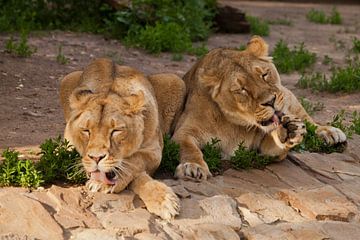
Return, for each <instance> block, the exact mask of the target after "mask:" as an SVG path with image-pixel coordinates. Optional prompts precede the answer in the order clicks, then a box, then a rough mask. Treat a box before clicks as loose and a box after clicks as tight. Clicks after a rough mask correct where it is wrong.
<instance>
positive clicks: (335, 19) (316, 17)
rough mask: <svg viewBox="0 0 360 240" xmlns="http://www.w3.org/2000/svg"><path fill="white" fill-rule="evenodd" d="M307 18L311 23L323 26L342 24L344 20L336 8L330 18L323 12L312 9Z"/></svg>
mask: <svg viewBox="0 0 360 240" xmlns="http://www.w3.org/2000/svg"><path fill="white" fill-rule="evenodd" d="M306 18H307V19H308V20H309V21H310V22H314V23H321V24H327V23H330V24H341V23H342V18H341V15H340V13H339V11H338V10H337V9H336V8H335V7H334V8H333V9H332V11H331V14H330V15H329V16H326V14H325V12H324V11H322V10H316V9H311V10H310V11H309V12H308V13H307V14H306Z"/></svg>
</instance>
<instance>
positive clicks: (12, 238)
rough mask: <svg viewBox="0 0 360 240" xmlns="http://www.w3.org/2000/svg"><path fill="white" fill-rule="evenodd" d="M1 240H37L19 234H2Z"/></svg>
mask: <svg viewBox="0 0 360 240" xmlns="http://www.w3.org/2000/svg"><path fill="white" fill-rule="evenodd" d="M0 239H1V240H36V238H34V237H31V236H30V237H29V236H27V235H18V234H13V233H9V234H1V235H0Z"/></svg>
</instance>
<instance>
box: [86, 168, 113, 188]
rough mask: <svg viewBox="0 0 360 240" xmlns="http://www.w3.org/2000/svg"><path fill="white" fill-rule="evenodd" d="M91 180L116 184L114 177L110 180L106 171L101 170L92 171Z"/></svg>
mask: <svg viewBox="0 0 360 240" xmlns="http://www.w3.org/2000/svg"><path fill="white" fill-rule="evenodd" d="M91 180H95V181H99V182H103V183H105V184H108V185H114V184H115V180H113V179H111V180H109V179H108V178H107V177H106V173H104V172H100V171H95V172H91Z"/></svg>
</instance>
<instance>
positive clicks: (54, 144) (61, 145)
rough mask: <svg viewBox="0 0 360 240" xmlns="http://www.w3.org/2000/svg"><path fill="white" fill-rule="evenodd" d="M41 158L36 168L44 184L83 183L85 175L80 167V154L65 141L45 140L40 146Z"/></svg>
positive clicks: (58, 139)
mask: <svg viewBox="0 0 360 240" xmlns="http://www.w3.org/2000/svg"><path fill="white" fill-rule="evenodd" d="M40 149H41V157H40V161H39V162H38V163H37V164H36V168H37V169H38V170H39V171H40V172H42V174H43V176H44V181H45V183H55V182H57V181H64V182H69V183H77V184H78V183H84V182H85V181H86V179H87V178H86V174H85V172H84V169H83V168H82V165H81V158H80V154H79V153H78V152H77V151H76V150H75V148H72V147H71V146H70V145H69V142H68V141H67V140H63V141H62V140H61V137H60V136H59V137H58V138H56V139H47V140H45V142H44V143H43V144H41V145H40Z"/></svg>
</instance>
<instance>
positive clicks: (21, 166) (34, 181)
mask: <svg viewBox="0 0 360 240" xmlns="http://www.w3.org/2000/svg"><path fill="white" fill-rule="evenodd" d="M2 157H3V158H4V161H3V162H2V163H1V164H0V186H20V187H28V188H30V187H34V188H37V187H39V186H40V185H41V184H42V183H43V182H44V180H43V176H42V173H41V172H40V171H38V170H37V169H36V168H35V165H34V163H33V162H32V161H30V160H19V153H18V152H15V151H11V150H9V149H7V150H5V151H4V152H3V153H2Z"/></svg>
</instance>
